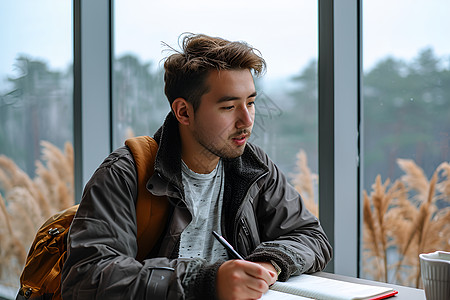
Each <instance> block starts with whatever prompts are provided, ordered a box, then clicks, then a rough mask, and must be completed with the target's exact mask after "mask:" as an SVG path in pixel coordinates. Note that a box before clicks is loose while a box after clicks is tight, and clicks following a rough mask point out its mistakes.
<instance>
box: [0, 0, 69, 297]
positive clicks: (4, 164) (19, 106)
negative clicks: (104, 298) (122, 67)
mask: <svg viewBox="0 0 450 300" xmlns="http://www.w3.org/2000/svg"><path fill="white" fill-rule="evenodd" d="M71 20H72V7H71V1H50V0H47V1H38V2H33V1H31V2H30V1H6V2H4V3H2V8H1V10H0V36H1V37H2V55H1V58H0V61H1V64H0V202H2V203H0V204H1V207H2V209H0V244H1V245H2V246H1V247H2V249H3V250H6V249H12V251H0V263H1V266H0V297H2V296H5V297H10V298H11V299H12V298H13V297H15V293H16V291H17V289H18V284H19V280H18V279H19V276H20V272H21V270H22V268H23V265H24V262H25V258H26V254H27V252H28V248H29V246H30V245H31V242H32V241H33V239H34V236H35V233H36V231H37V229H38V228H39V227H40V226H41V225H42V223H43V222H44V221H45V220H46V219H47V218H48V217H49V216H50V215H51V214H53V213H54V212H56V211H59V210H60V209H62V208H65V207H67V206H68V205H70V204H71V203H73V150H72V149H73V148H72V143H73V117H72V90H73V76H72V66H71V65H72V61H73V60H72V45H73V44H72V29H71V25H72V24H71ZM36 162H37V163H36ZM12 229H14V230H12Z"/></svg>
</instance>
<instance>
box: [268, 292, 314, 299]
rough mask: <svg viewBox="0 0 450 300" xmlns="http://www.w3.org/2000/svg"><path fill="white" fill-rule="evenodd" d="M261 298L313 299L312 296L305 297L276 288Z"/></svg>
mask: <svg viewBox="0 0 450 300" xmlns="http://www.w3.org/2000/svg"><path fill="white" fill-rule="evenodd" d="M260 299H262V300H312V299H311V298H305V297H302V296H297V295H292V294H286V293H283V292H277V291H274V290H268V291H267V293H265V294H264V295H263V296H262V297H261V298H260Z"/></svg>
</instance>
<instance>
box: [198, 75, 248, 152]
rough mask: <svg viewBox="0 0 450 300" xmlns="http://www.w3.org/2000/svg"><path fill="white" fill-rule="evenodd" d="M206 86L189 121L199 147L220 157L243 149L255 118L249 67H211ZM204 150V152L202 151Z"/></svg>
mask: <svg viewBox="0 0 450 300" xmlns="http://www.w3.org/2000/svg"><path fill="white" fill-rule="evenodd" d="M206 84H207V86H208V87H209V90H208V92H207V93H205V94H204V95H203V96H202V97H201V102H200V106H199V107H198V109H197V111H196V112H195V115H194V118H193V122H192V123H191V126H190V127H191V132H192V136H193V137H194V139H195V141H196V142H197V143H198V144H199V145H200V146H201V149H203V150H204V151H207V152H209V153H210V154H213V155H215V156H218V157H222V158H235V157H238V156H240V155H242V153H243V152H244V148H245V145H246V143H247V140H248V139H249V138H250V134H251V131H252V128H253V121H254V119H255V103H254V102H255V97H256V91H255V85H254V83H253V77H252V75H251V73H250V71H249V70H247V69H239V70H226V71H216V70H214V71H211V73H210V74H209V76H208V77H207V79H206ZM205 154H208V153H205Z"/></svg>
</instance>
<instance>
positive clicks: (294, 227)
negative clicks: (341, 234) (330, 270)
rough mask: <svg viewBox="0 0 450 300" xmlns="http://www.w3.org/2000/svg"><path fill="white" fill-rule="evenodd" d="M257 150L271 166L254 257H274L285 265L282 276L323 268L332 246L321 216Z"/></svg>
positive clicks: (258, 213)
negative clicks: (318, 215) (316, 214)
mask: <svg viewBox="0 0 450 300" xmlns="http://www.w3.org/2000/svg"><path fill="white" fill-rule="evenodd" d="M255 148H256V149H255V151H256V153H257V154H258V156H259V157H260V158H261V159H262V160H263V162H264V163H265V164H266V165H267V166H268V168H269V173H268V175H267V176H265V177H264V180H263V182H262V183H261V185H262V186H261V190H260V193H259V194H258V197H257V198H258V200H257V204H256V207H255V210H256V218H257V220H259V222H258V224H259V225H258V226H259V234H260V238H261V244H259V245H258V246H257V247H256V248H255V250H254V251H253V252H252V253H251V254H250V255H249V257H248V258H247V259H249V260H251V261H268V260H273V261H275V262H276V263H277V264H278V265H279V266H280V267H281V269H282V272H281V274H280V276H279V280H281V281H285V280H287V279H289V277H290V276H291V275H299V274H301V273H312V272H317V271H321V270H323V269H324V268H325V266H326V264H327V263H328V262H329V261H330V260H331V257H332V249H331V245H330V243H329V242H328V238H327V237H326V235H325V233H324V231H323V229H322V227H321V226H320V222H319V220H318V219H317V218H316V217H315V216H314V215H313V214H311V213H310V212H309V211H308V210H307V209H306V207H305V205H304V203H303V200H302V198H301V196H300V195H299V193H298V192H297V191H296V190H295V188H294V187H293V186H292V185H291V184H289V182H288V181H287V178H286V176H285V175H284V174H283V173H282V172H281V171H280V170H279V169H278V167H277V166H276V165H275V164H274V163H273V162H272V161H271V160H270V159H269V158H268V156H267V155H266V154H265V153H264V152H263V151H262V150H261V149H259V148H258V147H255Z"/></svg>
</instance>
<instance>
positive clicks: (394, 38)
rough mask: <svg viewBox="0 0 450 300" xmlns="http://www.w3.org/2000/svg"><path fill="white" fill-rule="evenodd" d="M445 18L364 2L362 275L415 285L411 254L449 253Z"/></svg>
mask: <svg viewBox="0 0 450 300" xmlns="http://www.w3.org/2000/svg"><path fill="white" fill-rule="evenodd" d="M448 11H450V2H448V1H437V0H433V1H429V0H422V1H408V0H398V1H389V0H382V1H380V0H378V1H368V0H367V1H364V3H363V22H364V23H363V36H364V38H363V41H364V45H363V49H364V53H363V58H364V62H363V65H364V81H363V82H364V87H363V95H364V100H363V101H364V102H363V107H362V113H363V122H364V123H363V142H364V143H363V149H364V150H363V151H364V152H363V155H362V157H363V178H362V182H363V189H364V194H363V201H364V204H363V206H364V213H363V220H364V224H363V225H362V226H363V230H362V232H363V239H362V240H363V242H362V247H361V249H362V256H361V257H362V264H361V265H362V269H361V274H362V275H363V276H364V277H366V278H371V279H376V280H380V281H386V282H391V283H397V284H402V285H407V286H412V287H422V283H421V278H420V268H419V254H420V253H426V252H433V251H435V250H444V251H449V250H450V240H449V236H450V225H449V224H450V189H449V187H450V165H449V158H450V136H449V134H450V117H449V116H450V64H449V63H450V59H449V58H450V40H449V39H448V38H446V37H447V36H448V32H447V31H448V28H450V19H449V18H448V14H447V12H448ZM380 20H382V21H381V22H380Z"/></svg>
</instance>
